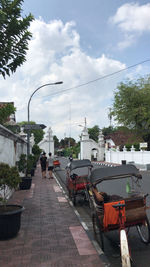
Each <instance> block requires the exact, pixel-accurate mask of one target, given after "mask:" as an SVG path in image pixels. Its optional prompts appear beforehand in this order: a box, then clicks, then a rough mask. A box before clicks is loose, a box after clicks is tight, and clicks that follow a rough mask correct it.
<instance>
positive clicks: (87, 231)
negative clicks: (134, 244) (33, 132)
mask: <svg viewBox="0 0 150 267" xmlns="http://www.w3.org/2000/svg"><path fill="white" fill-rule="evenodd" d="M53 175H54V178H55V180H56V182H57V184H58V185H59V187H60V189H61V190H62V192H63V194H64V196H65V198H66V199H67V201H68V203H69V204H70V206H71V207H72V209H73V211H74V213H75V214H76V216H77V218H78V220H79V222H80V223H81V225H82V227H83V229H84V230H85V232H86V234H87V236H88V238H89V239H90V241H91V243H92V244H93V246H94V248H95V249H96V251H97V253H98V256H99V258H100V260H101V261H102V263H103V264H104V266H105V267H110V266H111V265H110V263H109V261H108V259H107V257H106V256H105V254H104V252H103V251H102V250H101V248H100V247H99V245H98V243H97V242H96V241H95V240H94V239H93V237H92V235H91V233H90V232H89V228H88V226H87V225H86V223H85V222H84V221H83V220H82V219H81V216H80V214H79V213H78V211H77V210H76V208H75V207H74V205H73V203H72V201H70V199H69V197H68V196H67V194H66V192H65V190H64V189H63V187H62V186H61V184H60V182H59V181H58V179H57V177H56V174H55V173H53Z"/></svg>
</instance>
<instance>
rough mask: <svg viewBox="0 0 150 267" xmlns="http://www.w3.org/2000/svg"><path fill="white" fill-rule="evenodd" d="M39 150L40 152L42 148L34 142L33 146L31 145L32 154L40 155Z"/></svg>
mask: <svg viewBox="0 0 150 267" xmlns="http://www.w3.org/2000/svg"><path fill="white" fill-rule="evenodd" d="M41 152H42V149H40V148H39V146H38V145H36V144H35V145H33V147H32V153H33V154H34V155H40V153H41Z"/></svg>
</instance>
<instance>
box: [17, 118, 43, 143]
mask: <svg viewBox="0 0 150 267" xmlns="http://www.w3.org/2000/svg"><path fill="white" fill-rule="evenodd" d="M26 124H28V122H27V121H22V122H19V125H20V126H22V125H26ZM29 124H36V123H35V122H34V121H30V122H29ZM24 132H25V133H27V130H24ZM30 132H31V133H33V134H34V141H35V144H38V143H39V142H40V141H41V140H42V139H43V136H44V131H43V129H37V130H31V131H30Z"/></svg>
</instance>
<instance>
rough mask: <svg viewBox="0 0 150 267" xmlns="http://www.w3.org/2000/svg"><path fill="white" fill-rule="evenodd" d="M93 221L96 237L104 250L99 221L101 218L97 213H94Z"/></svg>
mask: <svg viewBox="0 0 150 267" xmlns="http://www.w3.org/2000/svg"><path fill="white" fill-rule="evenodd" d="M92 223H93V231H94V236H95V239H96V240H97V242H98V243H99V245H100V247H101V249H102V250H104V239H103V233H102V231H101V225H100V222H99V218H98V216H97V214H95V213H94V214H93V215H92Z"/></svg>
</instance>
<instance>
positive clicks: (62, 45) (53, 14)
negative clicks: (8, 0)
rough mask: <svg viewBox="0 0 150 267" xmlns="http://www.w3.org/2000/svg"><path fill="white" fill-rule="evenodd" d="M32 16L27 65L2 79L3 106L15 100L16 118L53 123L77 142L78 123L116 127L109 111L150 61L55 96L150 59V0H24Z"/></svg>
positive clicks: (149, 67)
mask: <svg viewBox="0 0 150 267" xmlns="http://www.w3.org/2000/svg"><path fill="white" fill-rule="evenodd" d="M29 12H31V13H32V14H33V15H34V17H35V20H34V21H33V22H32V24H31V28H30V30H31V32H32V34H33V37H32V40H31V41H30V43H29V51H28V54H27V61H26V63H25V64H24V65H23V66H21V67H20V68H18V69H17V72H16V73H15V74H14V75H12V76H11V77H8V78H7V79H6V80H4V81H3V80H2V81H1V88H3V89H5V90H3V93H2V94H1V101H12V100H13V101H14V102H15V106H16V108H17V112H16V118H17V121H22V120H27V102H28V99H29V96H30V95H31V93H32V92H33V91H34V90H35V89H36V88H37V87H39V86H41V85H43V84H45V83H49V82H55V81H60V80H63V82H64V83H63V85H59V86H51V87H45V88H43V89H41V90H40V91H39V92H37V93H36V95H35V96H34V98H33V99H32V102H31V104H32V106H31V119H32V120H34V121H36V122H37V123H44V124H45V125H47V126H51V127H52V130H53V134H55V135H57V136H58V137H59V138H64V136H70V135H71V136H72V137H74V138H75V139H76V140H78V136H79V134H80V132H81V130H82V129H81V128H80V127H78V125H79V124H83V123H84V118H85V117H86V118H87V125H88V127H93V126H94V125H99V127H100V128H102V127H107V126H109V120H108V109H109V107H111V105H112V103H113V92H114V90H115V89H116V88H117V84H118V83H119V82H120V81H124V80H126V79H127V78H130V79H132V80H133V79H136V78H138V77H139V76H141V75H146V74H149V73H150V62H147V63H145V64H141V65H139V66H137V67H135V68H132V69H130V70H128V71H124V72H122V73H119V74H117V75H114V76H113V77H110V78H107V79H103V80H98V81H96V82H94V83H90V84H89V85H85V86H83V87H79V88H77V89H72V90H70V91H67V92H66V93H62V94H61V93H60V94H57V95H55V93H57V92H58V91H61V90H65V89H68V88H72V87H74V86H78V85H80V84H83V83H86V82H88V81H91V80H94V79H97V78H99V77H103V76H105V75H108V74H110V73H112V72H116V71H119V70H121V69H123V68H126V67H128V66H130V65H133V64H136V63H138V62H141V61H143V60H146V59H149V58H150V55H149V54H150V53H149V46H150V3H149V1H145V0H142V1H141V0H140V1H121V0H109V1H108V0H101V1H100V0H93V1H91V0H76V1H75V0H44V1H37V0H25V1H24V4H23V14H26V15H28V13H29Z"/></svg>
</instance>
